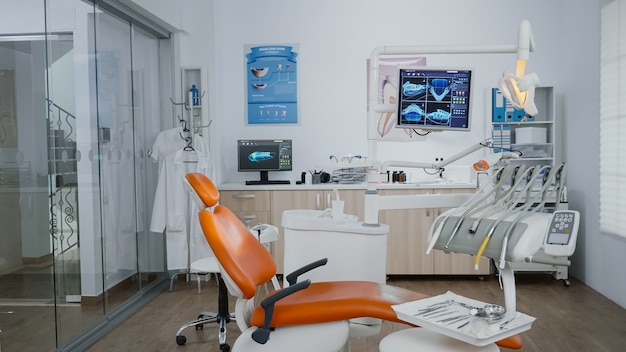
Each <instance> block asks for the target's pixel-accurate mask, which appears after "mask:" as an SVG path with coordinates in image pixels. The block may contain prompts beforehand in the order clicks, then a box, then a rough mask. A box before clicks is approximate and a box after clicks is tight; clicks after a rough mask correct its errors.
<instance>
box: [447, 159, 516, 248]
mask: <svg viewBox="0 0 626 352" xmlns="http://www.w3.org/2000/svg"><path fill="white" fill-rule="evenodd" d="M516 168H517V166H512V167H505V168H504V169H503V170H501V171H500V172H499V173H497V174H495V175H494V178H495V179H497V180H498V182H497V184H496V185H495V186H494V187H493V188H492V189H491V190H489V191H488V192H486V193H485V194H484V195H483V196H482V197H480V198H479V199H478V200H477V201H475V202H473V203H472V205H471V206H468V207H467V209H466V210H465V211H464V212H463V214H462V215H461V216H460V217H459V220H457V222H456V224H455V226H454V230H453V231H452V233H451V234H450V237H449V238H448V241H447V242H446V245H445V248H446V249H447V248H448V247H449V246H450V243H451V242H452V240H453V239H454V237H455V236H456V234H457V232H458V231H459V228H461V224H462V223H463V220H465V218H466V217H467V216H468V215H470V214H471V213H473V212H474V211H476V210H477V209H476V207H477V206H479V205H480V204H481V203H483V202H484V201H485V200H486V199H487V198H489V197H490V196H491V195H492V194H494V193H496V192H497V191H498V189H499V188H500V187H501V186H502V184H503V183H504V182H505V180H506V179H507V178H508V177H509V176H510V174H511V173H512V172H513V170H515V169H516ZM498 200H499V199H495V200H494V202H497V201H498ZM494 202H491V203H488V204H486V205H483V206H482V207H480V208H478V210H482V209H484V208H485V207H487V206H489V205H492V204H493V203H494ZM446 220H447V219H446Z"/></svg>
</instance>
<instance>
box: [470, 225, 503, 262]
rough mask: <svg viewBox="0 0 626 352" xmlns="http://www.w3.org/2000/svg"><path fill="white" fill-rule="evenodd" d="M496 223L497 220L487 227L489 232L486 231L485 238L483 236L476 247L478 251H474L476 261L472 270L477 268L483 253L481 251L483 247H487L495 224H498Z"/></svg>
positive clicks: (483, 249)
mask: <svg viewBox="0 0 626 352" xmlns="http://www.w3.org/2000/svg"><path fill="white" fill-rule="evenodd" d="M498 223H499V221H497V222H496V223H495V224H494V225H493V226H492V227H491V228H490V229H489V232H488V233H487V235H486V236H485V238H483V242H482V243H481V244H480V247H478V251H477V252H476V261H475V262H474V270H478V264H480V257H481V256H482V255H483V252H484V251H485V248H486V247H487V244H488V243H489V240H490V239H491V236H492V235H493V233H494V231H495V230H496V226H498Z"/></svg>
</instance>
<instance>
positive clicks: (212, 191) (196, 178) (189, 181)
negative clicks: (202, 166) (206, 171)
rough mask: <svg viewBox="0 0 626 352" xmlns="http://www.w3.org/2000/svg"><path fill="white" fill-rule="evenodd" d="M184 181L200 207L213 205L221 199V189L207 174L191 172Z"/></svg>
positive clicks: (204, 207)
mask: <svg viewBox="0 0 626 352" xmlns="http://www.w3.org/2000/svg"><path fill="white" fill-rule="evenodd" d="M184 183H185V188H187V190H188V191H189V193H191V197H192V198H193V200H194V201H195V202H196V204H197V205H198V209H200V210H202V209H206V208H210V207H213V206H215V205H217V203H218V202H219V201H220V191H218V190H217V187H215V185H214V184H213V182H211V180H210V179H209V178H208V177H206V176H205V175H203V174H201V173H198V172H192V173H189V174H187V175H185V179H184Z"/></svg>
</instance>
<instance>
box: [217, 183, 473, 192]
mask: <svg viewBox="0 0 626 352" xmlns="http://www.w3.org/2000/svg"><path fill="white" fill-rule="evenodd" d="M459 188H476V183H475V182H474V183H468V182H452V181H444V182H431V181H422V182H406V183H377V184H376V189H459ZM218 189H219V190H222V191H246V190H249V191H262V190H263V191H292V190H313V191H314V190H328V189H330V190H332V189H357V190H358V189H362V190H365V189H367V183H365V182H362V183H332V182H331V183H320V184H309V183H307V184H295V183H293V182H292V183H291V184H288V185H246V184H245V183H244V182H243V181H242V182H233V183H223V184H220V185H218Z"/></svg>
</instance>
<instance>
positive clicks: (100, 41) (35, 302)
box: [0, 0, 171, 352]
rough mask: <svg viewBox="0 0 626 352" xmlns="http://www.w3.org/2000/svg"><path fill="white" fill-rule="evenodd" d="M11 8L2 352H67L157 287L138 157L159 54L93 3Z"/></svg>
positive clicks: (4, 38) (4, 104) (60, 1)
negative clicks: (56, 351) (55, 351)
mask: <svg viewBox="0 0 626 352" xmlns="http://www.w3.org/2000/svg"><path fill="white" fill-rule="evenodd" d="M13 3H15V4H12V5H8V6H4V7H6V8H3V11H2V13H1V14H0V224H2V231H0V350H1V351H3V352H10V351H22V352H23V351H54V350H58V351H70V350H76V351H78V350H82V349H84V347H85V346H87V345H88V344H89V343H90V342H91V341H93V340H94V339H95V338H96V337H97V336H98V335H99V334H102V333H104V332H106V331H107V330H108V329H110V328H111V327H112V325H114V324H115V323H116V322H117V321H120V320H122V319H124V318H125V317H126V316H127V315H129V314H131V313H132V311H133V310H134V309H137V307H139V306H140V303H142V302H144V301H146V300H148V299H149V298H151V297H152V296H153V295H155V294H157V293H158V292H160V291H161V290H162V288H163V287H166V284H167V277H166V272H165V263H164V262H165V260H164V257H165V255H164V253H165V250H164V238H163V235H162V234H155V233H149V232H148V223H149V220H150V215H151V210H152V202H153V194H154V190H155V188H156V174H157V169H156V164H155V163H153V162H152V161H150V160H149V158H148V150H149V148H150V146H151V145H152V142H153V141H154V139H155V138H156V136H157V134H158V132H159V131H160V130H161V129H162V128H161V123H160V122H161V118H160V116H161V113H162V110H165V111H167V110H166V109H164V106H162V105H163V104H161V101H163V99H161V97H162V96H163V95H164V94H165V96H167V92H164V91H163V89H162V87H163V86H165V85H167V84H168V81H169V76H170V75H171V67H169V64H170V61H169V60H163V59H162V58H164V57H167V56H168V53H169V48H170V44H169V40H168V39H167V38H159V37H158V36H156V35H155V34H153V33H152V32H151V31H149V30H144V29H142V28H141V26H137V25H136V24H135V23H133V21H132V19H128V18H125V19H122V18H121V17H118V16H115V15H112V14H110V13H108V12H106V11H103V10H102V9H100V8H99V6H98V2H97V1H96V2H85V1H80V0H45V1H44V0H25V1H20V2H13ZM25 19H27V20H25ZM164 72H165V74H164ZM164 83H165V84H164Z"/></svg>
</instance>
